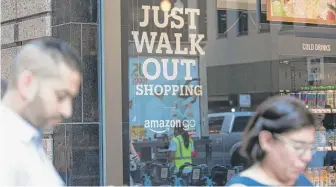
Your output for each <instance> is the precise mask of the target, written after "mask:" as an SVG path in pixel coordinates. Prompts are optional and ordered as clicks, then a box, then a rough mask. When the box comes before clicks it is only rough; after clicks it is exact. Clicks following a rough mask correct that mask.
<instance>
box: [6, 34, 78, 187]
mask: <svg viewBox="0 0 336 187" xmlns="http://www.w3.org/2000/svg"><path fill="white" fill-rule="evenodd" d="M79 64H80V60H79V58H78V57H77V55H76V53H75V52H74V51H73V49H71V47H70V46H69V45H67V44H66V43H64V42H63V41H61V40H58V39H54V38H43V39H39V40H34V41H32V42H30V43H28V44H26V45H25V46H23V47H22V48H21V50H20V51H19V53H18V55H17V56H16V58H15V60H14V63H13V66H12V74H11V76H10V77H9V79H8V86H7V91H6V93H5V96H4V98H3V102H2V105H1V110H0V111H1V113H0V133H1V134H0V150H1V154H0V155H1V159H0V186H40V185H41V186H62V185H64V182H63V181H62V179H61V178H60V176H59V175H58V173H57V171H56V170H55V168H54V166H53V164H52V162H51V161H50V160H49V158H48V157H47V155H46V153H45V152H44V149H43V146H42V137H43V133H42V132H43V130H44V129H46V128H47V129H49V128H53V127H55V126H56V124H59V123H60V122H62V120H63V119H65V118H69V117H70V116H71V115H72V101H73V99H74V97H75V96H76V95H77V94H78V91H79V87H80V82H81V73H80V66H79Z"/></svg>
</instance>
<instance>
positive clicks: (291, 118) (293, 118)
mask: <svg viewBox="0 0 336 187" xmlns="http://www.w3.org/2000/svg"><path fill="white" fill-rule="evenodd" d="M304 127H315V117H314V115H313V114H312V113H311V112H310V111H309V109H307V108H306V106H305V105H304V104H303V103H302V102H301V101H299V100H298V99H296V98H294V97H292V96H274V97H270V98H269V99H267V100H266V101H264V102H263V103H262V104H261V105H260V106H259V107H258V108H257V110H256V114H255V115H254V116H253V117H252V118H251V119H250V121H249V123H248V124H247V126H246V128H245V131H244V135H243V142H242V147H241V150H240V151H241V154H242V155H243V156H245V157H246V158H247V159H248V160H249V162H251V163H255V162H258V161H262V160H263V159H264V157H265V152H264V151H263V150H262V149H261V147H260V143H259V133H260V132H261V131H263V130H266V131H269V132H270V133H272V134H273V133H278V134H281V133H285V132H290V131H294V130H298V129H302V128H304Z"/></svg>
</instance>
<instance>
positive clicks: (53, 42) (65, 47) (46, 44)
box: [31, 37, 82, 72]
mask: <svg viewBox="0 0 336 187" xmlns="http://www.w3.org/2000/svg"><path fill="white" fill-rule="evenodd" d="M31 44H33V45H36V46H38V47H40V48H41V49H43V50H44V51H45V52H46V53H49V54H50V55H51V56H52V57H54V58H55V59H57V58H59V57H58V55H61V56H62V58H63V59H64V63H65V64H66V65H68V66H69V67H70V68H72V69H75V70H77V71H79V72H82V69H81V60H80V58H79V56H78V54H77V52H76V51H75V50H74V49H73V48H72V47H71V46H70V45H69V44H67V43H66V42H65V41H63V40H61V39H58V38H53V37H44V38H41V39H38V40H34V41H32V42H31ZM57 62H60V61H57V60H56V63H57Z"/></svg>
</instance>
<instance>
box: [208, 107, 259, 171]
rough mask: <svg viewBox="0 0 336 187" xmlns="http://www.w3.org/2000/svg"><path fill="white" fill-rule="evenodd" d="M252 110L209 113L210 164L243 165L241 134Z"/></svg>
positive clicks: (244, 161) (245, 164) (245, 165)
mask: <svg viewBox="0 0 336 187" xmlns="http://www.w3.org/2000/svg"><path fill="white" fill-rule="evenodd" d="M252 115H253V112H223V113H214V114H209V115H208V119H209V136H210V139H211V141H212V143H211V146H212V158H211V159H212V162H213V163H212V164H224V165H231V166H244V167H247V163H246V160H245V158H244V157H242V156H240V154H239V148H240V145H241V136H242V134H243V131H244V128H245V127H246V125H247V123H248V121H249V119H250V117H251V116H252Z"/></svg>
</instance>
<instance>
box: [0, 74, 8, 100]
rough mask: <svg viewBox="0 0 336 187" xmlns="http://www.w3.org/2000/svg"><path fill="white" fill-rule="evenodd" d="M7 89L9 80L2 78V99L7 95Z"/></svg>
mask: <svg viewBox="0 0 336 187" xmlns="http://www.w3.org/2000/svg"><path fill="white" fill-rule="evenodd" d="M6 90H7V82H6V81H5V80H3V79H1V99H2V98H3V96H4V95H5V93H6Z"/></svg>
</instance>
